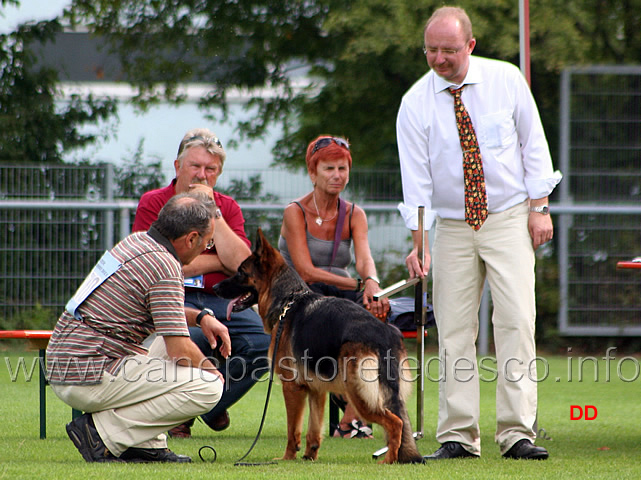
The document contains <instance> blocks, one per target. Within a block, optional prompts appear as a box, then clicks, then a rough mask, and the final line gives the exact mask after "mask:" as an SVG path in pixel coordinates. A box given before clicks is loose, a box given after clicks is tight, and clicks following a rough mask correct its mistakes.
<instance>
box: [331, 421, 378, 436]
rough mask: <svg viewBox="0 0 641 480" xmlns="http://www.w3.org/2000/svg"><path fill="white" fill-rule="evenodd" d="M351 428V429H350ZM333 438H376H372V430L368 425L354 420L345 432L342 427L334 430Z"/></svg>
mask: <svg viewBox="0 0 641 480" xmlns="http://www.w3.org/2000/svg"><path fill="white" fill-rule="evenodd" d="M350 427H351V428H350ZM332 437H335V438H374V437H373V436H372V429H371V428H370V427H368V426H367V425H363V423H362V422H360V421H359V420H356V419H354V420H352V423H351V424H350V425H349V427H348V428H346V429H345V430H343V429H342V428H341V426H340V425H338V426H337V427H336V428H335V429H334V433H333V434H332Z"/></svg>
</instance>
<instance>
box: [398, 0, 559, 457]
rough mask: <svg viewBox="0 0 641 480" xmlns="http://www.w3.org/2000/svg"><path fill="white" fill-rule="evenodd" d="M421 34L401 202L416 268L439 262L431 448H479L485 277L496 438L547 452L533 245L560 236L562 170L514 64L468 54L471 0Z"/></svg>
mask: <svg viewBox="0 0 641 480" xmlns="http://www.w3.org/2000/svg"><path fill="white" fill-rule="evenodd" d="M424 41H425V45H424V49H425V55H426V57H427V63H428V65H429V67H430V69H431V70H430V72H428V73H427V74H426V75H424V76H423V77H422V78H421V79H419V80H418V82H416V83H415V84H414V85H413V86H412V87H411V88H410V89H409V90H408V92H407V93H406V94H405V95H404V96H403V100H402V103H401V107H400V110H399V113H398V118H397V126H396V128H397V137H398V148H399V156H400V164H401V175H402V181H403V195H404V203H403V204H401V205H399V210H400V211H401V214H402V215H403V218H404V220H405V223H406V225H407V227H408V228H410V229H411V230H412V238H413V243H414V248H413V249H412V251H411V252H410V254H409V255H408V257H407V259H406V263H407V267H408V270H409V273H410V276H411V277H416V276H419V277H423V276H425V275H427V273H428V271H429V269H430V266H431V268H432V276H433V304H434V313H435V316H436V323H437V326H438V334H439V355H440V360H441V368H442V369H443V371H442V373H441V378H442V380H441V382H440V383H439V417H438V428H437V432H436V439H437V440H438V442H439V443H441V447H440V448H439V449H438V450H437V451H436V452H435V453H434V454H432V455H428V456H426V457H425V458H426V460H432V459H436V460H438V459H448V458H457V457H470V458H478V457H479V456H480V455H481V442H480V429H479V415H480V407H479V372H478V366H477V362H476V347H475V342H476V338H477V335H478V311H479V306H480V301H481V294H482V290H483V285H484V282H485V280H486V278H487V280H488V282H489V284H490V288H491V291H492V300H493V303H494V314H493V317H492V323H493V327H494V341H495V345H496V358H497V365H496V368H497V371H498V372H497V375H498V378H497V386H496V422H497V427H496V434H495V440H496V442H497V443H498V444H499V448H500V451H501V454H502V455H503V456H504V457H506V458H517V459H546V458H548V452H547V450H546V449H545V448H543V447H540V446H537V445H534V440H535V438H536V414H537V383H536V381H537V376H536V361H535V357H536V350H535V342H534V325H535V317H536V307H535V296H534V264H535V255H534V251H535V250H536V249H537V248H538V247H539V246H540V245H542V244H544V243H545V242H548V241H549V240H551V239H552V234H553V227H552V220H551V218H550V215H549V210H548V195H549V194H550V193H551V192H552V190H553V189H554V187H555V186H556V185H557V184H558V183H559V181H560V180H561V173H560V172H558V171H556V172H555V171H554V169H553V166H552V160H551V157H550V152H549V148H548V144H547V141H546V139H545V134H544V132H543V127H542V125H541V120H540V117H539V114H538V111H537V108H536V104H535V102H534V99H533V97H532V94H531V92H530V89H529V87H528V85H527V82H526V81H525V79H524V78H523V76H522V75H521V73H520V72H519V70H518V69H517V68H516V67H515V66H513V65H511V64H509V63H506V62H501V61H496V60H490V59H486V58H481V57H474V56H472V51H473V50H474V47H475V45H476V40H475V39H474V37H473V35H472V25H471V22H470V19H469V17H468V16H467V14H466V13H465V11H464V10H463V9H461V8H456V7H442V8H439V9H438V10H436V11H435V12H434V14H433V15H432V17H431V18H430V19H429V20H428V21H427V23H426V25H425V30H424ZM461 87H463V88H462V90H459V92H456V90H457V89H461ZM457 96H458V98H460V103H458V104H457V105H456V114H455V102H456V101H457V100H458V99H457ZM468 116H469V120H470V121H471V127H470V126H469V124H467V125H468V126H465V125H466V124H465V119H466V118H467V117H468ZM474 137H475V138H474ZM479 153H480V154H479ZM468 161H471V162H473V163H466V164H465V165H466V166H465V169H464V167H463V165H464V162H468ZM474 162H476V163H474ZM464 170H465V171H466V173H467V172H469V173H473V174H474V178H473V179H472V180H468V179H467V178H466V177H465V176H464ZM464 178H465V179H464ZM468 191H469V197H468ZM420 205H422V206H425V210H426V220H425V228H426V229H429V228H430V227H431V225H432V223H434V220H436V226H435V234H434V245H433V246H432V253H431V255H430V251H429V248H427V247H426V248H425V253H424V258H418V245H419V244H420V241H421V235H424V236H425V245H428V243H427V232H426V231H425V232H419V231H418V220H417V207H418V206H420ZM468 207H469V208H468ZM468 210H469V211H468Z"/></svg>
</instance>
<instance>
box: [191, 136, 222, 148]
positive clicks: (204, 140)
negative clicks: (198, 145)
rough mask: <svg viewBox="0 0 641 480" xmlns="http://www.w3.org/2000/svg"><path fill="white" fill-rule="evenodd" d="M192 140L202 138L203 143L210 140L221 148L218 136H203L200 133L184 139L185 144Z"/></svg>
mask: <svg viewBox="0 0 641 480" xmlns="http://www.w3.org/2000/svg"><path fill="white" fill-rule="evenodd" d="M194 140H202V141H203V142H205V143H210V142H211V143H214V144H216V145H218V146H219V147H220V148H223V144H222V143H221V141H220V140H219V139H218V137H203V136H202V135H195V136H193V137H189V138H188V139H187V140H185V145H187V144H188V143H189V142H193V141H194Z"/></svg>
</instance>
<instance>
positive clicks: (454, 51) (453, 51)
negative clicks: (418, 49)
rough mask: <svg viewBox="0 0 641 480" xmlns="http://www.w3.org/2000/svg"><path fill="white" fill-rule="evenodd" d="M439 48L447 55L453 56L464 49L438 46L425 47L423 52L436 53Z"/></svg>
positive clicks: (425, 53)
mask: <svg viewBox="0 0 641 480" xmlns="http://www.w3.org/2000/svg"><path fill="white" fill-rule="evenodd" d="M439 50H440V51H441V54H443V55H445V56H453V55H456V54H457V53H458V52H460V51H461V50H462V47H461V48H440V49H439V48H436V47H425V46H424V47H423V54H424V55H427V54H429V55H436V54H437V53H438V52H439Z"/></svg>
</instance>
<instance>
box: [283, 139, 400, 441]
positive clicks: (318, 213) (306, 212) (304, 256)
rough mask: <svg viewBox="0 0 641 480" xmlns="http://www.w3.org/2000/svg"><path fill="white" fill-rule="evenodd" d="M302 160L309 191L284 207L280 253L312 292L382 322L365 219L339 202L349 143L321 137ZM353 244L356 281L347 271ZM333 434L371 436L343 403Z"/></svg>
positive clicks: (385, 307)
mask: <svg viewBox="0 0 641 480" xmlns="http://www.w3.org/2000/svg"><path fill="white" fill-rule="evenodd" d="M305 161H306V163H307V172H308V174H309V177H310V179H311V181H312V185H313V190H312V191H311V192H309V193H308V194H306V195H304V196H302V197H300V198H298V199H297V200H295V201H293V202H292V203H290V204H289V205H288V206H287V207H286V208H285V212H284V214H283V225H282V227H281V232H280V233H281V236H280V239H279V241H278V247H279V249H280V252H281V254H282V255H283V257H284V258H285V260H286V261H287V263H289V265H291V266H292V267H293V268H295V269H296V271H297V272H298V273H299V274H300V276H301V277H302V278H303V280H304V281H305V282H307V283H308V284H309V286H310V288H311V289H312V290H314V291H316V292H318V293H321V294H323V295H327V296H336V297H343V298H349V299H350V300H353V301H355V302H358V303H360V304H362V305H363V307H364V308H366V309H367V310H369V311H370V312H371V313H372V314H373V315H374V316H376V317H377V318H379V319H380V320H381V321H383V322H384V321H385V319H386V318H387V314H388V312H389V301H388V300H387V299H383V300H381V301H376V302H375V301H374V299H373V296H374V294H375V293H377V292H379V291H380V290H381V288H380V281H379V280H378V277H377V275H376V265H375V264H374V259H373V258H372V254H371V251H370V248H369V242H368V239H367V217H366V215H365V212H364V211H363V209H362V208H360V207H358V206H356V205H355V204H353V203H350V202H347V201H345V200H343V199H342V198H340V194H341V192H342V191H343V190H344V189H345V186H346V185H347V183H348V182H349V172H350V170H351V168H352V155H351V153H350V149H349V143H348V142H347V140H345V139H343V138H339V137H332V136H329V135H321V136H319V137H318V138H316V139H314V140H313V141H312V142H310V144H309V145H308V146H307V155H306V157H305ZM352 243H353V246H354V257H355V268H356V272H357V273H358V275H359V277H358V278H353V277H352V276H351V275H350V274H349V272H348V270H347V267H348V266H349V265H350V264H351V262H352V254H351V246H352ZM334 436H335V437H336V436H340V437H349V438H353V437H358V438H370V437H371V429H369V428H368V427H366V426H363V424H362V423H361V422H360V420H359V419H358V417H357V416H356V413H355V411H354V410H353V409H352V408H351V407H350V406H349V405H347V406H346V408H345V415H344V417H343V419H342V420H341V421H340V424H339V425H337V426H336V427H335V429H334Z"/></svg>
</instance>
